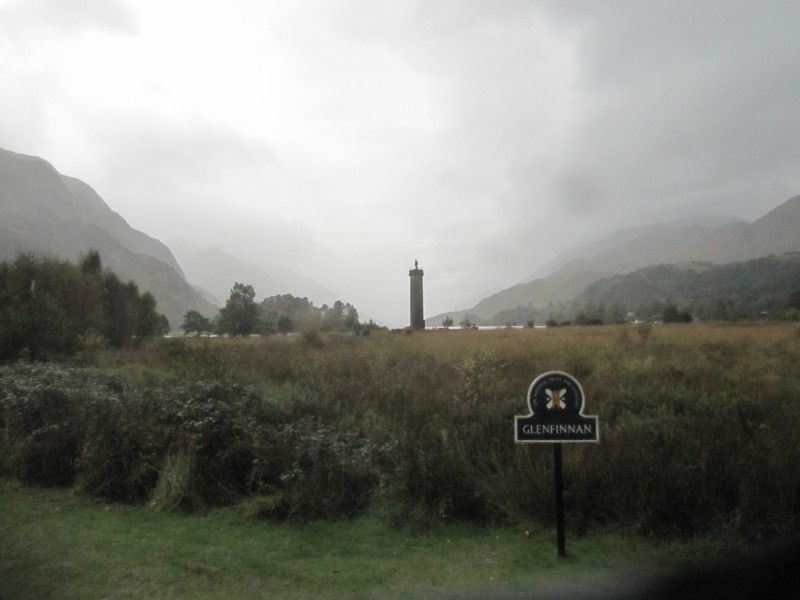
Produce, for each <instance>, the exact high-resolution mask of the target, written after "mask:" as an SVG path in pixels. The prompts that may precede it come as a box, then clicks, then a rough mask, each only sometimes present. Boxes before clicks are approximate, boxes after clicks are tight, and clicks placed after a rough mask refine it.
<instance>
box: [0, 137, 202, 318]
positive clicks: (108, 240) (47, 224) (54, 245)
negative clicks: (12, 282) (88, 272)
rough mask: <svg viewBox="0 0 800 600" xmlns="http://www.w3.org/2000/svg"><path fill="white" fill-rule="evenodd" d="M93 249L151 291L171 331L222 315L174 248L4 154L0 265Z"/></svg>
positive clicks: (67, 181)
mask: <svg viewBox="0 0 800 600" xmlns="http://www.w3.org/2000/svg"><path fill="white" fill-rule="evenodd" d="M91 248H94V249H96V250H98V251H99V252H100V256H101V258H102V260H103V264H104V266H106V267H108V268H110V269H111V270H113V271H114V272H116V273H117V274H118V275H119V276H120V278H122V279H123V280H134V281H135V282H136V283H137V284H138V286H139V289H140V290H142V291H149V292H151V293H152V294H153V295H154V296H155V298H156V301H157V303H158V311H159V312H160V313H163V314H164V315H166V316H167V318H168V319H169V321H170V324H171V326H172V328H173V329H177V328H178V327H179V326H180V324H181V322H182V319H183V315H184V314H185V313H186V311H187V310H191V309H194V310H198V311H200V312H201V313H203V314H206V315H209V316H210V315H212V314H213V313H215V312H216V308H215V307H214V306H213V305H212V304H210V303H209V302H208V301H207V300H205V299H204V298H203V297H202V296H201V295H200V293H198V292H197V291H196V290H194V289H193V288H192V286H191V285H190V284H189V282H188V281H187V280H186V277H185V276H184V274H183V271H182V270H181V267H180V266H179V265H178V262H177V260H175V257H174V256H173V255H172V252H171V251H170V250H169V248H167V247H166V246H165V245H164V244H162V243H161V242H160V241H158V240H156V239H155V238H152V237H150V236H148V235H146V234H144V233H142V232H141V231H137V230H136V229H133V228H132V227H130V225H128V223H126V222H125V220H124V219H123V218H122V217H121V216H120V215H118V214H117V213H115V212H114V211H112V210H111V209H110V208H109V207H108V205H107V204H106V203H105V202H104V201H103V200H102V198H100V196H98V195H97V193H96V192H95V191H94V190H93V189H92V188H91V187H89V186H88V185H87V184H85V183H84V182H82V181H80V180H78V179H74V178H72V177H66V176H64V175H61V174H60V173H59V172H58V171H56V169H55V168H54V167H53V166H52V165H51V164H50V163H48V162H47V161H45V160H43V159H41V158H36V157H32V156H26V155H22V154H17V153H14V152H10V151H7V150H2V149H0V260H4V261H10V260H14V259H15V257H16V256H17V255H18V254H20V253H32V254H37V255H51V256H56V257H59V258H62V259H65V260H72V261H76V260H77V259H78V258H79V257H80V256H81V255H83V254H85V253H86V252H87V251H88V250H89V249H91Z"/></svg>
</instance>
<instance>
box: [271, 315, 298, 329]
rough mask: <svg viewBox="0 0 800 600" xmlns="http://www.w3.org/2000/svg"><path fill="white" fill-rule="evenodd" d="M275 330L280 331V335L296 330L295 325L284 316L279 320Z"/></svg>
mask: <svg viewBox="0 0 800 600" xmlns="http://www.w3.org/2000/svg"><path fill="white" fill-rule="evenodd" d="M275 329H276V330H277V331H278V333H289V332H290V331H292V330H294V324H293V323H292V320H291V319H290V318H289V317H287V316H286V315H283V316H282V317H280V318H279V319H278V323H277V324H276V325H275Z"/></svg>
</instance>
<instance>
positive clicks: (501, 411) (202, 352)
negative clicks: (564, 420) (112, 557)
mask: <svg viewBox="0 0 800 600" xmlns="http://www.w3.org/2000/svg"><path fill="white" fill-rule="evenodd" d="M798 359H800V332H799V331H798V328H797V326H796V325H791V324H753V325H750V324H744V325H742V324H736V325H727V324H725V325H713V324H697V323H695V324H686V325H650V324H639V325H626V326H602V327H561V328H548V329H524V330H517V329H501V330H495V331H474V330H466V331H463V330H453V331H442V330H439V331H429V332H417V333H413V334H407V333H389V332H377V333H373V334H372V335H370V336H366V337H356V338H349V337H344V336H337V335H325V334H305V335H296V336H271V337H265V338H249V339H244V340H241V339H208V338H202V339H178V340H174V339H173V340H158V341H157V342H156V343H153V344H151V345H149V346H147V347H145V348H141V349H139V350H137V351H113V352H112V351H102V352H99V353H96V354H95V355H93V356H85V357H83V362H79V363H78V364H75V365H30V364H24V363H20V364H14V365H8V366H6V367H3V368H2V371H0V410H1V411H2V412H0V429H1V430H2V437H0V440H2V441H0V443H1V444H2V449H3V457H4V458H3V460H2V463H0V468H2V469H3V471H4V472H5V473H6V474H9V475H14V476H16V477H19V478H21V479H23V480H25V481H30V482H35V483H43V484H53V485H74V486H77V487H78V488H79V489H81V490H83V491H84V492H86V493H88V494H91V495H94V496H98V497H102V498H106V499H110V500H114V501H125V502H149V503H151V504H154V505H155V506H157V507H163V508H183V509H186V510H203V509H204V508H207V507H211V506H219V505H241V506H242V507H243V509H244V510H245V511H247V512H248V514H252V515H254V516H262V517H269V518H278V519H284V518H290V519H291V518H299V519H315V518H332V519H338V518H343V517H348V516H352V515H357V514H362V513H364V512H371V513H374V514H376V515H379V516H380V517H381V518H384V519H386V520H388V521H389V522H392V523H417V524H431V523H435V522H446V521H453V520H467V521H472V522H493V523H520V522H529V521H532V520H533V521H540V522H542V523H550V522H551V521H552V511H553V507H552V504H553V491H552V485H553V484H552V479H553V477H552V450H551V448H550V446H549V445H547V444H542V445H540V444H533V445H524V444H515V443H514V436H513V418H514V415H516V414H524V413H526V412H527V406H526V400H525V395H526V392H527V389H528V386H529V385H530V383H531V381H532V380H533V379H534V378H535V377H536V376H537V375H539V374H541V373H543V372H545V371H550V370H560V371H566V372H569V373H571V374H572V375H573V376H575V377H576V378H577V379H578V380H579V381H580V382H581V384H582V386H583V388H584V390H585V392H586V397H587V399H586V412H587V413H588V414H596V415H598V417H599V422H600V438H601V441H600V443H599V444H573V445H566V446H565V450H564V461H565V465H564V466H565V484H566V502H567V510H568V523H570V526H571V527H573V528H574V529H576V530H578V531H579V532H580V531H585V530H588V529H590V528H592V527H595V526H598V525H599V526H613V527H616V528H620V529H623V530H626V531H633V532H639V533H643V534H647V535H659V536H660V535H674V534H689V535H691V534H695V533H702V532H717V531H724V532H727V533H733V534H736V535H740V536H745V537H759V536H761V537H764V536H772V535H778V534H782V533H786V532H788V531H792V530H794V529H796V527H797V525H798V522H799V520H798V518H799V517H800V486H798V476H797V473H798V472H800V436H799V435H798V430H799V429H798V428H799V427H800V369H798V368H797V365H798Z"/></svg>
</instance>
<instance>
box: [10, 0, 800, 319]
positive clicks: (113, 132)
mask: <svg viewBox="0 0 800 600" xmlns="http://www.w3.org/2000/svg"><path fill="white" fill-rule="evenodd" d="M0 20H1V22H2V23H4V30H3V32H2V34H0V68H2V69H3V73H4V74H5V76H4V77H3V79H2V81H0V97H2V98H3V111H1V112H0V147H2V148H4V149H6V150H7V151H9V152H10V153H12V154H13V155H15V156H17V157H39V158H41V159H42V160H43V161H45V162H46V163H47V164H48V165H52V168H54V170H55V172H56V173H57V176H54V175H53V173H52V172H49V174H48V175H47V176H46V177H45V179H47V181H49V182H50V183H47V184H45V183H44V181H45V180H44V179H42V180H41V181H39V180H38V179H37V183H35V184H30V182H28V184H26V185H33V188H30V187H29V188H27V191H26V192H25V193H26V194H27V195H26V196H25V198H26V200H25V201H24V203H27V205H26V206H27V207H28V208H30V209H31V210H32V211H34V202H33V200H31V198H33V197H34V196H36V198H38V199H39V200H38V201H37V202H39V203H38V204H36V206H37V207H38V208H36V209H35V211H34V212H31V213H26V214H24V215H23V214H22V213H18V212H13V211H12V212H13V214H12V216H10V217H9V216H7V215H8V214H9V213H7V212H4V214H3V222H2V223H0V227H2V228H3V236H2V239H0V247H2V248H3V249H4V250H3V251H4V255H3V256H4V258H6V259H7V258H8V257H9V256H10V253H13V252H16V251H19V250H21V249H24V247H25V245H24V244H21V243H20V240H21V239H22V238H23V237H25V236H27V235H29V234H30V235H33V234H34V230H37V233H36V235H40V236H41V240H42V246H41V247H31V248H30V249H41V250H43V251H48V249H50V250H53V251H55V248H56V247H58V248H63V252H64V253H66V254H68V255H69V256H72V257H74V256H75V255H76V254H78V253H79V252H80V251H81V248H82V247H83V246H81V248H79V247H78V245H77V241H79V240H80V241H82V242H89V241H91V242H92V243H93V244H94V245H97V246H99V249H100V250H101V253H102V254H103V257H104V261H105V263H106V264H108V265H109V266H113V267H114V268H118V269H119V270H120V271H121V275H122V276H123V277H135V278H136V279H137V281H140V283H141V285H142V286H143V287H144V288H147V287H148V286H151V285H158V286H162V287H165V288H166V289H169V290H171V291H170V292H169V293H165V294H163V295H162V296H161V297H160V298H159V307H160V308H161V309H162V310H163V311H165V312H167V313H169V314H170V321H171V322H173V326H175V325H176V323H175V322H174V321H175V319H176V318H177V319H180V312H181V310H183V309H185V308H186V307H189V306H192V307H198V308H202V307H205V310H207V311H210V312H213V304H216V302H215V300H216V301H217V302H219V301H224V299H225V298H224V296H225V295H226V288H227V289H228V290H229V289H230V287H231V286H232V285H233V283H234V282H235V281H236V280H238V279H240V278H241V279H251V280H252V281H250V282H249V283H252V284H253V285H254V287H255V289H256V293H257V295H258V297H259V298H263V297H266V296H268V295H271V294H274V293H291V294H294V295H300V296H308V297H309V299H311V300H313V301H314V302H315V303H317V304H318V305H319V304H322V303H328V304H330V303H331V302H332V301H334V300H336V299H341V300H343V301H346V302H350V303H352V304H353V305H355V306H356V307H358V310H359V314H360V315H361V317H362V319H370V318H372V319H374V320H375V321H377V322H379V323H381V324H385V325H387V326H391V327H402V326H405V325H407V324H408V277H407V273H408V270H409V269H410V268H411V267H412V266H413V263H414V260H415V259H417V260H419V264H420V267H421V268H423V269H424V270H425V312H426V315H428V316H429V317H430V318H432V317H436V316H439V315H444V314H448V313H454V311H459V310H460V311H471V310H472V309H473V308H475V307H478V306H479V305H480V306H481V307H484V308H486V311H487V312H489V310H490V308H491V310H493V309H494V308H493V304H497V307H499V309H500V310H505V309H506V308H508V305H509V304H510V303H512V304H513V303H514V302H516V300H513V301H512V300H510V299H509V298H510V296H509V295H513V294H516V293H517V292H519V291H520V290H522V289H523V288H524V289H527V288H526V287H525V286H533V288H541V289H540V290H539V291H537V292H536V294H538V295H539V296H540V297H541V298H542V299H541V302H544V301H545V300H548V298H553V297H555V298H557V299H562V300H563V299H566V298H571V297H574V296H575V295H577V294H578V293H580V292H581V291H582V289H583V288H585V286H586V285H588V283H590V282H591V280H593V278H595V277H597V273H606V274H614V273H624V272H629V271H631V270H634V269H636V268H638V267H642V266H647V265H649V264H653V261H664V260H666V261H668V262H669V261H674V260H680V261H683V260H696V259H697V257H696V255H692V256H689V254H691V253H688V252H687V253H684V255H683V256H680V255H679V253H676V252H675V251H674V250H673V249H670V248H672V246H671V244H673V243H674V242H675V240H674V239H672V238H671V237H670V236H671V235H672V234H673V233H675V234H676V235H677V233H676V232H677V231H678V230H680V231H681V233H680V235H683V236H687V237H685V238H684V241H685V242H686V244H688V245H689V246H691V247H692V248H695V249H697V250H698V251H700V250H702V244H703V243H708V244H711V238H713V240H717V237H718V234H719V235H729V242H730V243H731V244H734V245H738V246H740V247H742V248H750V247H751V245H750V242H749V241H743V240H744V238H743V237H741V236H742V235H744V234H745V232H746V230H747V231H750V229H748V228H751V227H752V228H754V229H752V231H755V228H756V225H757V221H758V220H759V219H761V218H762V217H764V216H765V215H768V214H769V213H770V211H772V210H773V209H776V208H777V207H779V206H781V205H782V204H783V203H784V202H785V201H786V200H787V199H790V198H793V197H795V196H796V195H797V194H798V193H800V174H798V171H797V164H800V146H798V144H797V143H796V140H797V139H798V138H799V137H800V112H798V111H797V110H796V107H797V106H798V105H800V63H798V62H797V60H796V57H797V56H798V54H800V38H798V36H797V35H796V31H795V29H796V27H795V25H796V23H797V22H800V6H799V5H798V4H797V3H796V2H792V1H789V0H785V1H776V2H770V3H769V4H768V6H766V7H765V6H763V5H760V4H759V5H756V4H755V3H739V4H731V3H730V2H725V1H723V0H710V1H708V2H702V3H697V2H688V1H687V2H682V1H678V2H670V3H665V4H659V5H654V4H652V3H633V2H632V3H626V2H623V3H620V4H616V5H613V6H607V5H600V4H594V3H585V2H577V1H576V2H551V1H549V0H543V1H541V2H532V3H518V2H514V1H512V0H500V1H498V2H492V3H469V2H468V3H459V4H453V3H451V2H445V1H439V0H434V1H432V2H428V1H426V2H422V1H415V0H412V1H410V2H402V3H396V2H384V1H382V0H378V1H369V2H367V1H365V0H345V1H344V2H337V3H333V4H327V3H326V4H323V5H322V6H321V5H320V4H319V3H317V2H312V1H310V0H298V1H296V2H265V3H257V4H253V3H247V2H241V1H239V0H234V1H232V2H229V3H226V4H225V5H224V6H222V5H219V3H214V2H208V1H205V0H202V1H199V2H185V1H180V0H169V1H167V2H160V1H159V2H156V1H155V0H142V1H137V2H130V1H125V0H115V1H110V2H103V3H78V4H76V5H69V6H68V7H67V6H66V5H64V4H63V3H60V2H56V1H54V0H41V1H36V2H30V1H26V0H0ZM209 40H214V43H213V44H212V43H209ZM5 156H6V158H8V155H5ZM9 160H10V159H9ZM27 164H28V166H27V167H26V168H28V169H33V170H37V169H39V170H40V174H42V177H44V172H45V171H47V170H48V169H46V168H44V167H43V166H42V165H41V164H39V163H36V161H32V160H28V162H27ZM37 172H38V171H37ZM27 173H28V175H31V174H32V171H30V172H27ZM62 174H63V175H62ZM14 177H16V175H15V176H14ZM26 177H27V175H26ZM36 177H38V175H36ZM26 181H27V180H26ZM56 181H57V182H58V184H57V185H56V183H54V182H56ZM18 184H19V180H18V179H13V178H12V179H8V178H6V179H4V180H0V186H2V187H1V188H0V191H1V192H2V193H3V198H4V199H5V200H4V202H5V201H8V202H11V200H8V199H9V198H11V196H9V194H12V195H13V193H16V191H18V188H17V187H15V186H18ZM51 185H53V186H55V187H48V186H51ZM37 186H38V187H37ZM56 188H58V189H56ZM62 188H63V189H62ZM65 190H66V191H65ZM34 192H35V193H34ZM18 199H19V198H17V200H18ZM58 202H63V204H60V205H58V207H56V204H57V203H58ZM101 203H102V205H103V206H101ZM104 207H105V208H104ZM17 208H19V207H17ZM17 208H14V209H13V210H14V211H16V210H17ZM106 209H107V210H106ZM2 210H4V211H9V210H12V209H11V208H10V204H6V205H4V206H3V208H2ZM81 211H83V212H81ZM87 211H89V212H87ZM92 211H94V212H92ZM89 213H91V214H93V215H94V216H93V217H92V219H95V220H91V219H90V218H89V217H88V216H87V215H88V214H89ZM101 213H102V214H103V215H104V216H102V218H101V217H100V216H99V215H100V214H101ZM32 215H35V216H32ZM12 217H13V218H12ZM680 220H684V223H683V224H682V225H681V227H675V226H673V225H669V224H674V223H676V222H677V221H680ZM721 221H730V222H733V223H738V225H726V226H723V224H722V222H721ZM12 222H13V227H12ZM45 223H48V224H45ZM55 223H58V226H55V225H54V224H55ZM122 223H124V224H125V226H123V224H122ZM88 224H90V225H91V226H89V227H88V228H87V225H88ZM688 224H691V225H693V226H694V227H695V228H700V229H696V231H704V232H706V233H708V234H709V236H710V237H709V239H708V240H706V241H705V242H702V243H701V242H699V241H697V240H696V239H695V238H692V237H691V235H690V234H689V233H688V230H687V229H683V227H684V226H686V225H688ZM651 226H652V227H654V228H653V229H651V230H642V229H640V228H642V227H651ZM126 227H127V228H128V229H126ZM37 228H38V229H37ZM703 228H705V229H703ZM643 231H649V233H647V235H646V236H645V238H643V241H642V243H640V244H639V245H638V246H633V245H626V244H621V243H620V241H621V239H622V238H624V237H625V236H626V235H629V234H630V235H639V234H640V233H641V232H643ZM787 231H788V233H787V234H786V235H789V236H790V237H791V236H794V238H795V239H797V237H800V235H797V232H796V230H791V229H787ZM764 235H766V236H767V237H769V233H768V232H767V233H765V234H764ZM707 237H708V236H707ZM716 243H717V242H716V241H715V242H714V244H716ZM754 243H755V241H754ZM83 245H85V244H83ZM756 245H758V246H759V247H763V248H765V249H766V247H767V246H768V245H769V244H767V243H766V242H764V244H763V245H762V244H761V242H760V241H759V242H758V244H756ZM723 246H725V243H724V242H722V241H720V242H719V246H714V247H715V248H716V247H723ZM685 247H687V248H688V246H685ZM708 247H709V248H710V247H711V246H710V245H709V246H708ZM582 249H584V250H582ZM662 251H663V252H662ZM58 252H62V250H58ZM703 252H704V250H703ZM615 253H616V254H615ZM701 253H702V252H701ZM632 256H635V257H636V261H634V262H635V263H636V264H633V263H630V264H627V265H625V264H622V263H624V262H625V261H628V262H630V260H629V259H630V258H631V257H632ZM726 256H728V258H725V260H747V259H748V258H753V257H754V256H752V255H751V254H747V253H745V252H743V253H742V254H741V256H733V255H726ZM707 259H708V260H711V261H718V260H720V261H721V260H722V259H721V258H720V259H717V258H716V257H714V256H709V257H707ZM154 261H155V262H154ZM575 261H577V262H575ZM583 261H588V262H583ZM123 263H125V264H126V266H125V267H122V266H121V265H122V264H123ZM591 273H594V274H595V275H591ZM544 277H552V278H553V279H552V281H551V284H552V286H551V288H550V289H549V291H547V290H545V287H547V286H544V285H543V283H542V281H541V280H542V279H543V278H544ZM226 278H227V279H230V281H228V282H226V281H225V279H226ZM537 282H538V283H537ZM193 285H194V286H197V287H198V288H202V289H196V288H193V287H192V286H193ZM519 286H523V287H519ZM178 290H181V291H178ZM510 290H515V291H514V292H513V293H512V292H511V291H510ZM499 293H501V294H502V295H503V296H506V300H503V301H502V302H495V300H497V298H495V300H491V301H489V300H488V299H490V298H492V297H493V296H495V295H496V294H499ZM531 294H533V292H531ZM531 294H528V295H527V296H525V294H522V295H521V296H520V302H523V304H524V306H527V305H528V303H530V302H536V303H539V302H540V300H534V299H533V298H534V296H532V295H531ZM220 296H223V297H220ZM523 296H524V297H523ZM548 301H549V300H548ZM482 302H483V304H481V303H482ZM480 310H483V308H481V309H480ZM479 312H480V311H479ZM481 314H483V313H481Z"/></svg>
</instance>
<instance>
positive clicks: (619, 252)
mask: <svg viewBox="0 0 800 600" xmlns="http://www.w3.org/2000/svg"><path fill="white" fill-rule="evenodd" d="M795 251H800V195H798V196H793V197H792V198H789V199H788V200H786V201H785V202H783V203H781V204H780V205H778V206H776V207H775V208H773V209H772V210H771V211H769V212H767V213H766V214H764V215H762V216H761V217H759V218H758V219H756V220H754V221H753V222H751V223H745V222H741V221H738V222H728V223H724V224H721V225H718V226H707V225H701V224H693V223H691V224H689V225H679V224H676V223H654V224H649V225H644V226H641V227H635V228H626V229H622V230H619V231H617V232H615V233H613V234H611V235H610V236H608V237H606V238H604V239H602V240H598V241H596V242H593V243H590V244H587V245H586V246H583V247H581V248H578V249H572V250H569V251H566V252H564V253H563V254H562V255H560V256H559V257H556V258H555V259H553V260H552V261H550V263H549V264H550V265H553V266H554V265H559V266H558V268H557V269H556V270H555V271H554V272H552V273H551V274H550V275H548V276H545V277H539V278H537V279H534V280H532V281H525V282H523V283H520V284H517V285H514V286H511V287H509V288H506V289H504V290H500V291H498V292H496V293H494V294H492V295H490V296H488V297H486V298H484V299H483V300H481V301H480V302H478V303H477V304H476V305H475V306H473V307H472V308H467V309H460V310H454V311H449V312H444V313H440V314H437V315H434V316H432V317H426V321H427V323H428V324H429V325H430V326H438V325H440V324H441V321H442V320H443V319H444V318H445V317H447V316H450V318H452V319H453V320H454V321H455V322H458V320H459V319H460V318H462V316H463V315H472V316H473V317H477V318H478V319H480V320H483V321H488V320H491V319H492V317H494V316H495V315H497V314H498V313H501V312H503V311H509V310H512V309H515V308H518V307H525V308H532V309H533V308H535V309H545V308H547V305H548V303H549V302H555V301H556V300H558V301H561V302H567V301H570V300H572V299H574V298H575V297H577V296H578V294H580V293H581V292H582V291H583V290H584V289H585V288H586V287H588V285H590V284H592V283H594V282H595V281H599V280H601V279H603V278H605V277H608V276H611V275H619V274H625V273H630V272H633V271H635V270H637V269H640V268H644V267H649V266H653V265H658V264H674V263H689V262H694V261H706V262H709V263H713V264H726V263H733V262H740V261H746V260H751V259H756V258H761V257H764V256H768V255H771V254H774V255H780V254H785V253H787V252H795ZM579 275H580V276H581V277H582V278H583V279H582V280H580V279H578V276H579ZM570 277H572V278H573V280H572V283H573V285H572V286H571V287H566V286H565V285H564V284H565V281H567V280H569V278H570ZM584 281H585V283H586V285H584V287H583V288H582V289H577V288H578V287H580V285H581V284H582V282H584Z"/></svg>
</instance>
